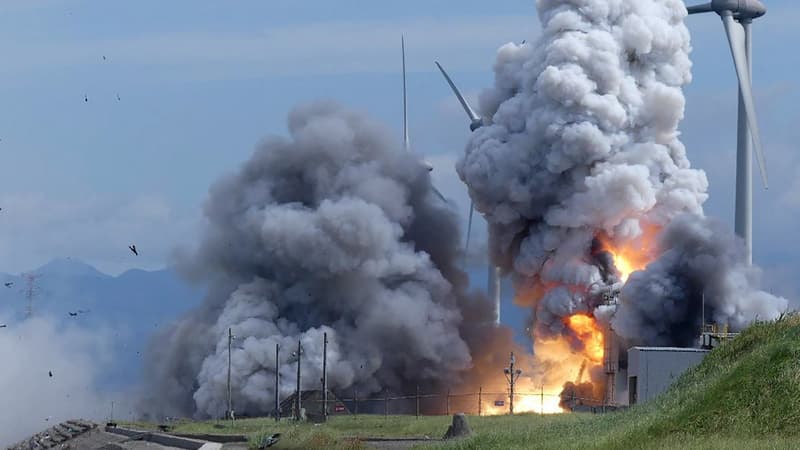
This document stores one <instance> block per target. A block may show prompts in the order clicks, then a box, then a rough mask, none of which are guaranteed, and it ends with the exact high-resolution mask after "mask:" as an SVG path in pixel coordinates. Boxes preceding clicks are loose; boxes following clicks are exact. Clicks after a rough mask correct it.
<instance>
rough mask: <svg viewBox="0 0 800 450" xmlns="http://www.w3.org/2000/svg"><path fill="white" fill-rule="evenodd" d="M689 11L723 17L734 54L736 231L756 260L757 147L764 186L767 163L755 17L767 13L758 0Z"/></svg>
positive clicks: (716, 1)
mask: <svg viewBox="0 0 800 450" xmlns="http://www.w3.org/2000/svg"><path fill="white" fill-rule="evenodd" d="M687 10H688V11H689V14H701V13H707V12H715V13H717V14H718V15H719V16H720V17H721V18H722V24H723V26H724V27H725V34H726V35H727V37H728V44H729V45H730V48H731V55H732V56H733V65H734V68H735V69H736V77H737V78H738V79H739V117H738V134H737V145H736V221H735V226H734V229H735V231H736V234H737V235H739V236H740V237H741V238H742V239H744V242H745V247H746V251H747V262H748V263H752V262H753V160H752V157H751V155H750V152H751V148H752V150H754V153H755V155H756V159H757V160H758V167H759V170H760V171H761V179H762V180H763V182H764V188H765V189H766V188H768V187H769V186H768V184H767V166H766V163H765V161H764V152H763V150H762V149H761V134H760V133H759V130H758V120H757V117H756V108H755V101H754V100H753V83H752V77H753V59H752V48H753V47H752V44H753V42H752V29H751V25H752V23H753V19H757V18H759V17H761V16H763V15H764V14H766V13H767V8H766V6H764V4H763V3H761V2H760V1H759V0H712V1H711V3H706V4H704V5H697V6H689V7H688V8H687Z"/></svg>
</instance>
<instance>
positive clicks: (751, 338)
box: [446, 314, 800, 449]
mask: <svg viewBox="0 0 800 450" xmlns="http://www.w3.org/2000/svg"><path fill="white" fill-rule="evenodd" d="M489 419H490V420H492V421H494V420H497V419H500V418H489ZM481 421H483V420H481ZM476 428H478V429H480V428H483V427H482V426H480V425H479V426H478V427H476ZM487 428H488V430H486V432H484V433H479V435H478V436H477V437H476V438H474V439H471V440H469V441H465V442H462V443H459V444H456V445H451V446H446V448H459V449H478V448H480V449H484V448H503V449H527V448H630V449H634V448H636V449H639V448H799V447H800V315H796V314H795V315H790V316H786V317H783V318H782V319H780V320H778V321H775V322H769V323H757V324H755V325H753V326H751V327H749V328H748V329H747V330H745V331H744V332H743V333H742V334H741V335H740V336H738V337H737V338H736V339H734V340H732V341H731V342H729V343H727V344H725V345H722V346H721V347H719V348H717V349H715V350H714V351H712V352H711V353H710V354H709V355H708V356H707V357H706V359H705V360H704V361H703V362H702V363H701V364H700V365H699V366H697V367H695V368H694V369H692V370H690V371H688V372H687V373H685V374H684V375H683V376H682V377H681V378H680V379H679V380H678V382H677V383H676V384H675V385H674V386H673V387H672V388H671V389H670V390H669V391H667V392H666V393H664V394H662V395H661V396H660V397H659V398H657V399H656V400H654V401H652V402H650V403H647V404H643V405H639V406H636V407H633V408H631V409H629V410H627V411H625V412H621V413H617V414H607V415H595V416H592V415H578V414H573V415H559V416H551V417H535V416H527V417H525V416H520V417H515V418H513V419H511V420H505V421H504V420H502V419H500V420H498V422H497V423H495V424H494V426H491V427H487Z"/></svg>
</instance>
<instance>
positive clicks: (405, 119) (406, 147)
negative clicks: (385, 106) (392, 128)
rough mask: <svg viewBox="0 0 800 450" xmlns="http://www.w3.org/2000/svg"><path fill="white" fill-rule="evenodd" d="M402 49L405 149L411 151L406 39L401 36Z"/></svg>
mask: <svg viewBox="0 0 800 450" xmlns="http://www.w3.org/2000/svg"><path fill="white" fill-rule="evenodd" d="M400 48H401V49H402V52H403V147H404V148H405V149H406V150H409V148H410V144H409V142H408V102H407V100H406V39H405V37H404V36H403V35H400Z"/></svg>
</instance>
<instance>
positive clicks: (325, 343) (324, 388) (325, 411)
mask: <svg viewBox="0 0 800 450" xmlns="http://www.w3.org/2000/svg"><path fill="white" fill-rule="evenodd" d="M322 420H323V421H325V422H327V420H328V333H322Z"/></svg>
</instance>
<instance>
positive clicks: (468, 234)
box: [464, 202, 475, 256]
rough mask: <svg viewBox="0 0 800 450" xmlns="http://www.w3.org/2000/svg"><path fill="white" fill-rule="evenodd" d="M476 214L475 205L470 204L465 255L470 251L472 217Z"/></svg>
mask: <svg viewBox="0 0 800 450" xmlns="http://www.w3.org/2000/svg"><path fill="white" fill-rule="evenodd" d="M473 214H475V203H473V202H469V221H468V222H467V243H466V244H465V245H464V255H465V256H466V254H467V252H468V251H469V238H470V235H471V234H472V216H473Z"/></svg>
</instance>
